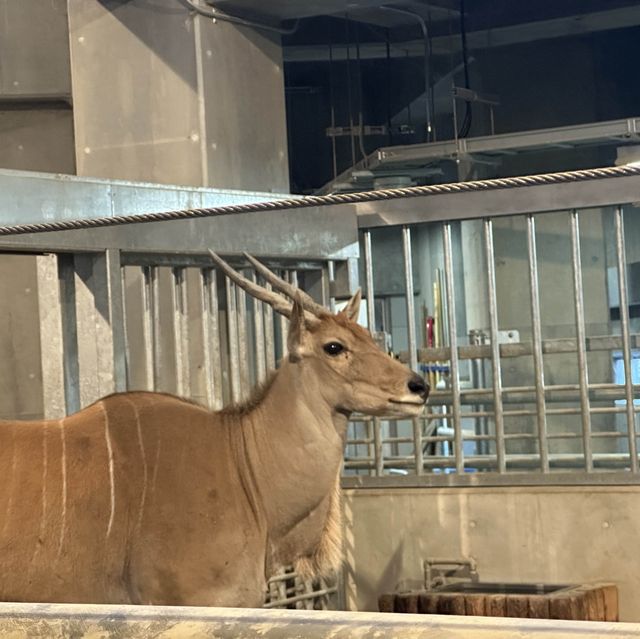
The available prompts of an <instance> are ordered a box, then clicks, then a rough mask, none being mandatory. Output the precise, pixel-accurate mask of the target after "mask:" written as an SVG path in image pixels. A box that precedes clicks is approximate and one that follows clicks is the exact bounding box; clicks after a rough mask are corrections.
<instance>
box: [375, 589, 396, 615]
mask: <svg viewBox="0 0 640 639" xmlns="http://www.w3.org/2000/svg"><path fill="white" fill-rule="evenodd" d="M395 604H396V596H395V594H394V593H385V594H383V595H380V596H379V597H378V610H379V611H380V612H394V611H395Z"/></svg>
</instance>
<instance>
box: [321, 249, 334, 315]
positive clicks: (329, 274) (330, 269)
mask: <svg viewBox="0 0 640 639" xmlns="http://www.w3.org/2000/svg"><path fill="white" fill-rule="evenodd" d="M325 277H326V285H324V286H323V291H326V293H325V299H324V300H323V303H324V304H325V305H326V304H328V305H329V310H330V311H331V312H332V313H335V312H336V298H335V295H334V289H335V281H336V263H335V262H334V261H333V260H328V261H327V268H326V269H324V268H323V269H322V281H323V283H324V282H325Z"/></svg>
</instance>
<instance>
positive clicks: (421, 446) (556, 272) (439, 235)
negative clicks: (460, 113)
mask: <svg viewBox="0 0 640 639" xmlns="http://www.w3.org/2000/svg"><path fill="white" fill-rule="evenodd" d="M607 171H608V172H607ZM607 171H601V172H600V173H598V172H596V171H593V172H581V174H580V175H579V176H578V177H579V179H578V177H576V180H573V179H572V175H573V174H562V175H561V176H560V177H559V178H558V179H556V178H554V176H553V175H551V176H538V177H531V178H528V177H527V178H516V179H507V180H503V181H500V180H494V181H491V183H490V184H489V183H487V185H484V186H478V184H480V183H468V184H461V185H452V186H451V187H450V188H449V187H446V186H442V187H438V188H437V189H436V188H433V189H429V188H425V189H424V193H423V191H420V190H419V189H418V190H416V189H413V190H411V189H409V190H406V191H407V193H406V197H403V194H404V191H402V192H397V193H396V192H393V193H391V192H385V193H384V198H383V197H381V198H380V199H379V200H376V199H375V197H374V196H375V194H365V195H367V197H364V196H363V197H356V196H350V197H349V198H347V199H344V200H343V199H340V198H333V199H327V201H326V202H325V201H324V200H322V199H319V201H318V203H317V205H316V204H313V203H311V204H310V203H309V202H305V203H304V204H301V205H300V206H299V207H298V205H297V203H296V202H294V201H289V202H287V203H285V204H284V205H282V207H281V208H280V209H278V208H275V209H274V210H271V211H270V212H268V213H264V212H262V211H259V210H256V211H253V209H251V210H247V211H243V213H242V215H241V216H240V217H238V218H236V216H234V215H216V216H213V217H208V218H207V217H199V218H197V219H192V218H189V217H188V215H184V216H181V219H176V220H172V221H163V222H149V223H146V224H137V223H134V224H127V225H113V226H109V227H100V228H89V229H81V228H78V229H75V230H66V231H58V232H42V233H35V234H32V235H29V234H27V235H15V236H7V237H3V238H0V250H4V251H11V252H16V251H17V252H22V253H25V252H27V253H32V254H33V253H36V254H40V257H38V258H37V259H38V278H39V283H40V285H39V287H38V288H39V293H38V296H39V313H40V335H41V342H42V350H43V353H42V361H43V363H42V373H43V374H42V379H43V395H44V413H45V414H46V415H47V416H51V417H56V416H60V415H62V414H64V413H65V412H71V411H73V410H75V409H77V408H79V407H80V406H82V405H86V404H87V403H90V402H91V401H93V400H94V399H97V398H98V397H100V396H102V395H105V394H107V393H109V392H112V391H114V390H124V389H126V388H131V389H134V388H146V389H156V390H165V391H170V392H177V393H180V394H184V395H189V396H191V397H193V398H194V399H196V400H200V401H202V402H204V403H206V404H208V405H210V406H212V407H219V406H221V405H223V404H225V403H227V402H229V401H237V400H239V399H241V398H243V397H245V396H246V394H247V393H248V392H249V389H250V388H252V387H253V386H254V385H255V384H256V383H259V382H260V381H261V380H262V379H264V377H265V374H266V371H267V369H269V368H271V367H272V366H274V365H275V363H276V361H277V359H278V357H279V356H281V355H282V344H283V343H285V341H286V340H285V335H286V321H285V320H283V319H281V318H278V317H274V316H273V313H272V312H271V310H270V309H268V308H265V307H263V305H262V304H261V303H259V302H254V301H253V300H251V299H248V298H247V297H246V296H245V294H244V293H243V292H242V291H239V290H237V289H236V287H235V285H234V284H233V283H232V282H230V281H228V280H226V278H224V277H223V276H222V275H221V274H219V273H217V272H216V271H215V270H214V269H212V268H211V264H210V261H209V260H208V259H207V258H206V249H208V248H210V247H213V248H214V249H216V250H217V251H219V252H221V253H222V254H224V255H227V256H228V257H229V258H230V259H231V261H232V262H233V263H234V265H235V266H238V267H240V268H242V269H244V271H245V273H246V274H247V275H249V276H251V277H255V274H254V273H252V271H251V269H249V268H248V265H247V264H244V263H243V262H242V260H241V259H239V258H237V257H235V258H234V256H238V255H240V254H241V252H242V251H243V250H249V251H250V252H253V253H254V254H255V255H257V256H258V257H262V258H264V259H266V261H267V263H268V264H269V265H270V266H272V267H274V268H276V269H277V270H279V271H280V273H281V274H282V275H285V276H286V277H287V278H289V279H290V280H291V281H293V282H297V283H299V284H300V285H301V286H302V287H303V288H305V289H307V290H308V291H309V292H310V293H311V294H312V295H313V296H314V297H315V298H316V299H317V300H318V301H319V302H322V303H324V304H327V305H328V306H330V307H334V306H335V298H336V297H337V298H340V297H341V296H345V295H347V294H348V292H349V290H352V289H353V286H354V284H355V280H356V278H357V272H354V271H355V269H354V265H355V263H356V258H357V255H358V249H357V245H356V241H357V235H356V231H355V224H354V219H355V217H356V216H357V219H358V224H359V226H360V229H361V241H362V249H361V253H362V254H363V256H364V260H363V263H362V264H361V267H362V268H361V277H360V279H361V281H362V282H364V283H365V292H366V297H367V317H368V320H369V326H370V327H372V328H373V329H374V331H376V332H379V331H382V332H387V333H389V334H390V335H391V337H392V338H393V345H392V347H393V350H394V352H395V353H396V354H398V355H399V356H400V357H401V358H404V359H405V360H406V361H407V363H408V364H409V365H411V366H412V367H413V368H418V369H422V370H423V372H424V373H425V375H426V376H427V377H428V378H429V380H430V382H431V385H432V396H431V401H430V405H429V408H428V409H427V412H426V413H425V414H424V415H423V416H422V417H421V418H419V419H415V420H411V421H392V420H385V419H381V418H371V419H369V418H364V417H363V418H358V417H356V419H354V422H353V426H352V428H351V430H350V440H349V442H348V446H347V455H346V462H345V469H346V473H347V475H358V476H360V479H358V481H357V482H356V484H358V483H362V481H361V478H362V476H364V477H365V478H366V477H370V478H376V477H381V476H384V475H394V476H396V477H399V476H401V475H407V474H409V475H412V476H423V479H424V482H426V483H427V484H428V483H438V482H443V481H446V483H457V482H460V483H465V482H467V483H469V482H480V483H481V482H482V481H495V476H496V475H499V476H503V477H507V476H510V477H513V475H514V474H518V475H520V476H521V474H522V473H524V472H526V473H528V474H529V475H530V476H531V477H533V476H536V477H538V476H540V477H541V476H551V477H554V474H553V472H552V471H557V470H566V471H571V472H574V471H584V472H585V473H586V474H587V475H589V476H592V475H595V474H596V472H595V471H601V470H603V471H604V470H606V471H611V472H610V473H608V476H609V477H611V478H612V480H613V479H615V480H619V473H616V472H615V471H618V470H619V471H623V472H624V473H625V475H624V477H625V480H629V478H631V479H633V480H634V481H635V477H636V474H637V472H638V458H637V446H638V441H637V437H638V434H637V429H636V426H635V421H636V420H637V411H638V409H639V407H638V406H636V405H635V404H634V394H635V391H636V390H637V387H636V386H635V385H634V380H633V377H632V368H633V365H634V361H635V360H634V355H635V351H636V350H637V345H638V335H637V333H638V328H636V326H635V317H631V316H630V310H629V309H630V308H631V309H632V310H634V308H635V307H634V305H633V303H634V302H635V288H632V289H630V285H629V282H628V281H627V278H628V274H627V270H628V267H629V266H630V265H631V264H632V263H633V264H635V262H636V261H640V256H639V257H638V259H637V260H636V258H635V257H634V253H633V252H634V251H635V246H636V244H638V243H637V242H635V241H634V242H632V243H631V244H630V246H631V250H632V253H630V255H631V257H629V255H627V253H628V252H629V250H626V249H625V234H626V232H631V233H633V234H634V237H635V233H636V222H635V220H636V218H637V217H638V216H634V215H633V212H634V211H635V209H634V208H633V206H632V203H633V202H636V201H640V176H638V175H637V174H635V173H634V172H633V171H627V172H620V171H618V173H615V172H614V171H613V170H607ZM591 173H593V174H594V175H593V177H592V176H591ZM576 175H577V174H576ZM560 178H561V179H560ZM467 187H468V188H467ZM320 200H322V201H320ZM314 202H315V200H314ZM595 207H597V208H595ZM625 212H626V222H625V215H624V213H625ZM187 213H188V212H187ZM559 225H560V226H559ZM292 227H293V228H295V234H292V235H291V237H287V238H283V235H282V231H281V229H283V228H292ZM547 227H548V228H547ZM561 227H562V228H561ZM625 227H628V228H625ZM585 243H586V246H587V248H588V250H589V251H590V253H589V254H588V255H587V256H586V258H585ZM598 243H599V244H598ZM595 244H598V246H599V248H598V250H597V251H595V252H594V251H593V250H592V248H593V246H592V245H595ZM556 245H561V248H562V250H560V251H559V252H558V251H556V254H555V255H551V254H550V253H549V251H550V247H551V248H553V246H556ZM600 245H601V246H600ZM385 251H386V252H385ZM563 251H564V252H563ZM42 254H48V256H47V255H42ZM558 264H560V266H558ZM550 265H551V266H550ZM554 265H555V266H554ZM552 266H553V268H551V267H552ZM585 273H586V274H588V280H585ZM634 273H635V272H634ZM607 275H609V276H610V277H609V282H608V284H607ZM634 277H635V275H634ZM561 280H562V281H563V282H564V284H562V286H563V287H564V288H563V291H564V292H563V294H562V295H556V297H555V298H554V297H553V296H552V297H549V290H550V289H553V288H554V287H557V286H559V284H558V282H560V281H561ZM565 280H566V281H565ZM567 282H568V284H567ZM631 284H632V286H633V287H635V280H633V281H632V282H631ZM630 291H631V293H632V295H631V298H632V299H630ZM612 295H613V297H616V296H617V297H616V300H615V303H614V301H612V300H613V298H612ZM514 296H515V297H514ZM550 299H551V300H552V301H553V302H554V303H555V304H558V305H561V306H562V307H563V308H568V309H570V310H571V312H570V315H571V317H572V319H571V322H568V320H566V318H564V319H563V320H562V321H558V320H553V312H554V310H553V308H551V307H550V305H549V300H550ZM514 300H515V301H514ZM424 306H427V307H428V308H429V309H430V310H429V311H428V312H427V313H423V308H424ZM512 306H515V307H517V309H519V310H521V311H522V312H521V313H520V314H518V313H513V312H511V313H510V312H507V311H509V309H510V308H511V307H512ZM594 308H595V309H596V310H595V311H594ZM399 309H400V310H399ZM616 309H617V310H616ZM616 313H617V314H616ZM634 313H635V310H634ZM402 315H403V316H404V319H403V320H402V321H398V316H402ZM525 316H526V317H525ZM594 316H597V318H598V321H597V322H594V321H593V317H594ZM550 317H551V318H552V319H551V320H550V319H549V318H550ZM428 318H430V320H429V322H428V323H427V319H428ZM594 327H595V328H594ZM596 328H597V330H596ZM467 342H469V343H467ZM556 365H557V370H556ZM614 366H616V367H617V368H618V369H619V370H620V371H622V374H621V375H618V377H615V376H614V375H613V373H612V368H613V367H614ZM558 370H559V371H561V372H562V374H559V373H558ZM567 371H570V373H568V372H567ZM629 471H631V472H629ZM614 475H615V477H614ZM506 481H511V480H509V479H507V480H506ZM513 481H516V480H513ZM552 481H553V479H552ZM347 483H349V480H348V481H347Z"/></svg>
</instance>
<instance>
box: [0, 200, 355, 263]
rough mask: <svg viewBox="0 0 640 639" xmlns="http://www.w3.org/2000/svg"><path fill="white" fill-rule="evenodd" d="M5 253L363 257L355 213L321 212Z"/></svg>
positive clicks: (102, 236)
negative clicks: (117, 251) (245, 253)
mask: <svg viewBox="0 0 640 639" xmlns="http://www.w3.org/2000/svg"><path fill="white" fill-rule="evenodd" d="M0 249H8V250H22V251H27V252H32V253H37V252H41V251H49V252H57V251H73V252H78V251H89V252H91V251H103V250H105V249H120V250H121V251H122V252H123V253H127V252H136V251H139V252H152V253H170V254H176V253H187V254H206V253H207V251H208V250H209V249H214V250H215V251H217V252H219V253H223V254H224V253H226V254H233V253H241V252H242V251H248V252H249V253H253V254H255V255H261V256H274V257H275V256H285V257H287V258H295V257H302V258H310V257H313V258H328V259H331V258H332V259H337V260H347V259H349V258H355V257H358V255H359V247H358V230H357V222H356V217H355V209H353V208H347V209H345V208H344V207H339V208H337V209H336V208H333V207H327V206H325V207H317V208H307V209H298V208H291V209H287V210H282V211H268V212H251V213H241V214H238V215H222V216H215V217H209V218H191V219H184V220H172V221H164V222H147V223H143V224H125V225H118V226H112V227H103V228H94V229H82V230H74V231H63V232H61V231H58V232H48V233H36V234H29V235H20V236H15V237H11V238H9V237H7V238H5V239H3V240H2V241H1V242H0Z"/></svg>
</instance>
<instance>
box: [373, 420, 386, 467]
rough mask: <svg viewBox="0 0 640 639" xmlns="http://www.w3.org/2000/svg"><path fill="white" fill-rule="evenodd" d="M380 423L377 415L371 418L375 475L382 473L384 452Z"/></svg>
mask: <svg viewBox="0 0 640 639" xmlns="http://www.w3.org/2000/svg"><path fill="white" fill-rule="evenodd" d="M381 428H382V423H381V422H380V420H379V419H378V418H377V417H374V418H373V450H374V459H375V472H376V475H382V474H383V472H384V453H383V449H382V432H381Z"/></svg>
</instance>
